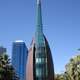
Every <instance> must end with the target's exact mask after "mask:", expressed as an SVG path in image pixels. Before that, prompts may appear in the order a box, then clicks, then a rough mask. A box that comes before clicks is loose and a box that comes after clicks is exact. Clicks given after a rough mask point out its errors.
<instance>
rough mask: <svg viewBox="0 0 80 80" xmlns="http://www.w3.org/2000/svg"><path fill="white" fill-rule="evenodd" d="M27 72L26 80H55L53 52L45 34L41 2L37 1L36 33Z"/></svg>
mask: <svg viewBox="0 0 80 80" xmlns="http://www.w3.org/2000/svg"><path fill="white" fill-rule="evenodd" d="M26 70H27V71H26V80H54V65H53V60H52V55H51V50H50V47H49V44H48V41H47V39H46V37H45V35H44V34H43V25H42V15H41V0H37V25H36V32H35V37H34V39H33V40H32V43H31V48H30V49H29V53H28V60H27V69H26Z"/></svg>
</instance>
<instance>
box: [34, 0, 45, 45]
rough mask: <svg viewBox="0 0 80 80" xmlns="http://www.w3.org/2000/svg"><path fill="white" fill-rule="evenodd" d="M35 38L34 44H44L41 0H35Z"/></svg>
mask: <svg viewBox="0 0 80 80" xmlns="http://www.w3.org/2000/svg"><path fill="white" fill-rule="evenodd" d="M35 40H36V45H39V46H40V45H44V36H43V25H42V12H41V0H37V25H36V35H35Z"/></svg>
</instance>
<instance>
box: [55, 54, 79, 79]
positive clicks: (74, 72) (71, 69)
mask: <svg viewBox="0 0 80 80" xmlns="http://www.w3.org/2000/svg"><path fill="white" fill-rule="evenodd" d="M65 68H66V71H65V72H64V74H63V75H62V74H61V75H57V76H56V79H55V80H80V55H78V56H75V57H74V58H71V59H70V61H69V63H68V64H66V66H65Z"/></svg>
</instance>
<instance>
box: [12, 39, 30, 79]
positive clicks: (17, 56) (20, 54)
mask: <svg viewBox="0 0 80 80" xmlns="http://www.w3.org/2000/svg"><path fill="white" fill-rule="evenodd" d="M27 56H28V49H27V47H26V45H25V43H24V42H23V41H21V40H18V41H15V42H13V48H12V65H13V67H14V69H15V71H16V74H17V75H18V77H19V80H26V79H25V78H26V62H27Z"/></svg>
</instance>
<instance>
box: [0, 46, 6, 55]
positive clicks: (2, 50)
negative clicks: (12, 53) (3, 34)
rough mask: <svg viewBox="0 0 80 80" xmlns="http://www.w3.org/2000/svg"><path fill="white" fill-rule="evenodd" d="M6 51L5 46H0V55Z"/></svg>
mask: <svg viewBox="0 0 80 80" xmlns="http://www.w3.org/2000/svg"><path fill="white" fill-rule="evenodd" d="M3 53H6V48H4V47H2V46H0V55H1V54H3Z"/></svg>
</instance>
